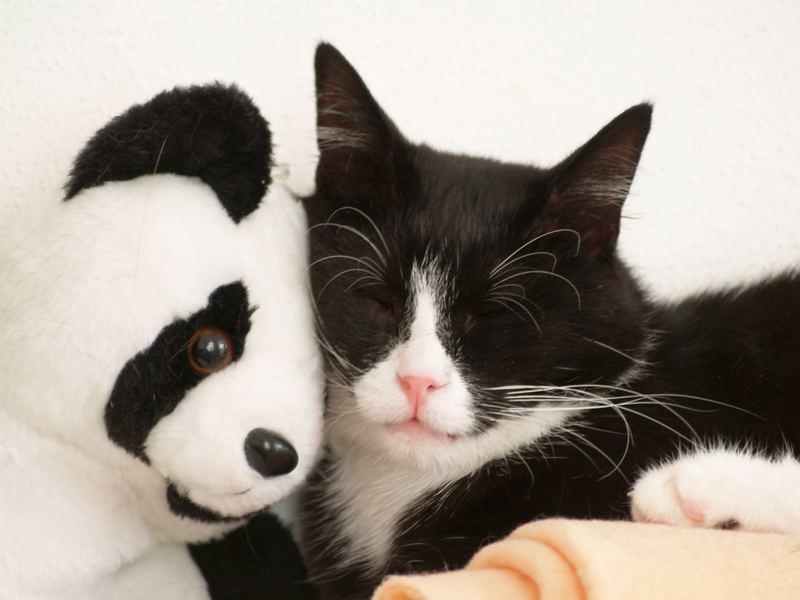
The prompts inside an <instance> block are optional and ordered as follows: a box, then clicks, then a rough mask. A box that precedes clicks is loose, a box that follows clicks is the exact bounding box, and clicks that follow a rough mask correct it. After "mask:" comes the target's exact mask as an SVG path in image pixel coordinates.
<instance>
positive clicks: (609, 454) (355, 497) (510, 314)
mask: <svg viewBox="0 0 800 600" xmlns="http://www.w3.org/2000/svg"><path fill="white" fill-rule="evenodd" d="M315 66H316V84H317V93H318V137H319V148H320V162H319V166H318V169H317V191H316V192H315V194H314V195H313V196H312V197H310V198H308V199H306V201H305V208H306V211H307V213H308V215H309V222H310V225H311V229H310V243H311V254H312V263H311V277H312V287H313V291H314V295H315V299H316V303H317V308H318V316H319V321H320V326H319V327H320V336H321V337H322V338H323V342H324V344H325V346H326V347H325V350H326V352H327V356H328V362H329V375H330V386H329V394H330V397H329V403H328V407H327V411H328V414H327V426H328V433H329V441H328V449H327V455H326V457H325V458H324V460H323V462H322V464H321V465H320V468H319V470H318V472H317V474H316V476H315V477H314V479H313V481H312V484H311V486H310V488H309V490H308V493H307V497H306V501H305V513H306V515H308V517H309V518H308V519H307V521H308V522H307V524H306V537H307V548H306V555H307V557H308V558H309V560H310V562H311V572H312V575H313V576H314V578H315V579H316V580H317V581H318V582H319V583H320V584H321V586H322V588H323V595H324V596H326V597H329V598H333V597H336V598H366V597H368V596H369V594H370V591H371V590H372V588H373V587H374V586H375V584H376V583H377V582H378V581H379V580H380V579H381V578H382V577H383V576H384V575H386V574H387V573H396V572H410V571H422V570H433V569H440V568H443V567H451V568H452V567H457V566H460V565H462V564H464V562H465V561H466V560H467V559H468V558H469V556H470V555H471V554H472V553H473V552H474V551H475V550H476V549H477V548H478V547H479V546H481V545H482V544H484V543H486V542H489V541H491V540H493V539H496V538H498V537H499V536H502V535H504V534H506V533H508V532H509V531H510V530H511V529H513V528H514V527H515V526H516V525H518V524H520V523H522V522H525V521H528V520H530V519H533V518H537V517H542V516H548V515H563V516H570V517H600V518H626V517H627V515H628V513H629V504H630V501H629V498H628V494H629V490H630V489H631V484H632V483H633V482H634V481H635V479H636V477H637V475H638V474H639V473H640V472H641V470H642V469H643V468H644V467H646V466H648V465H651V464H654V463H656V462H657V461H659V460H663V459H664V458H665V457H669V456H674V455H675V453H676V452H677V451H678V450H679V449H680V448H683V449H688V448H693V447H694V444H696V443H698V442H705V443H709V442H712V443H713V442H716V441H717V440H728V441H729V442H730V443H735V442H736V441H740V442H742V443H744V442H746V443H747V444H748V447H749V448H752V449H762V450H765V451H768V452H775V451H780V452H788V451H791V450H792V448H793V442H798V441H800V423H799V422H798V420H797V419H791V418H789V417H791V416H792V415H794V414H796V410H795V409H794V403H795V402H797V401H798V399H800V370H798V369H797V364H798V358H799V357H800V356H799V355H798V351H797V348H798V347H800V310H798V307H797V300H798V299H799V298H800V278H797V277H795V276H794V275H791V274H788V275H785V276H782V277H777V278H775V279H772V280H769V281H766V282H764V283H762V284H760V285H757V286H754V287H751V288H748V289H738V290H731V291H728V292H720V293H716V294H707V295H702V296H698V297H695V298H691V299H688V300H686V301H684V302H682V303H680V304H676V305H669V306H660V305H656V304H655V303H653V302H652V301H650V300H649V299H648V298H647V297H646V296H645V294H644V293H643V292H642V291H641V289H640V288H639V286H638V285H637V283H636V281H635V280H634V278H633V277H632V276H631V274H630V272H629V271H628V269H627V268H626V267H625V265H624V264H623V263H622V262H621V261H620V259H619V257H618V256H617V254H616V241H617V235H618V232H619V224H620V212H621V208H622V204H623V202H624V200H625V198H626V195H627V193H628V189H629V186H630V184H631V181H632V178H633V176H634V173H635V171H636V167H637V162H638V160H639V157H640V154H641V151H642V148H643V146H644V143H645V139H646V138H647V134H648V132H649V128H650V118H651V107H650V106H649V105H647V104H642V105H639V106H634V107H632V108H630V109H628V110H627V111H625V112H623V113H622V114H621V115H619V116H618V117H616V118H615V119H614V120H612V121H611V122H610V123H609V124H608V125H607V126H606V127H604V128H603V129H602V130H601V131H600V132H599V133H597V134H596V135H595V136H594V137H593V138H592V139H591V140H590V141H589V142H587V143H586V144H585V145H584V146H582V147H581V148H579V149H578V150H577V151H575V152H574V153H573V154H572V155H571V156H569V157H568V158H567V159H565V160H564V161H563V162H561V163H560V164H558V165H556V166H555V167H553V168H550V169H540V168H535V167H532V166H527V165H515V164H505V163H501V162H497V161H494V160H488V159H483V158H475V157H468V156H461V155H453V154H448V153H445V152H439V151H435V150H433V149H431V148H429V147H427V146H424V145H416V144H412V143H409V142H408V141H406V140H405V139H404V137H403V136H402V135H401V134H400V132H399V131H398V129H397V128H396V127H395V125H394V124H393V123H392V122H391V121H390V120H389V118H388V117H387V116H386V115H385V114H384V113H383V111H382V110H381V109H380V107H379V106H378V104H377V103H376V102H375V100H374V99H373V98H372V96H371V95H370V93H369V91H368V89H367V87H366V86H365V84H364V83H363V81H362V80H361V78H360V77H359V76H358V74H357V73H356V72H355V71H354V69H353V68H352V67H351V66H350V65H349V64H348V63H347V61H346V60H345V59H344V58H343V57H342V55H341V54H339V53H338V51H336V50H335V49H334V48H333V47H331V46H329V45H326V44H323V45H321V46H320V47H319V48H318V50H317V55H316V65H315ZM694 461H699V462H698V463H697V465H698V466H697V470H698V472H696V473H695V472H694V471H693V470H694V469H695V463H694ZM737 461H739V462H744V463H745V465H747V470H746V471H739V470H738V468H739V467H738V466H737V465H736V464H734V463H736V462H737ZM723 463H724V465H725V466H724V467H723ZM773 472H774V474H773ZM784 472H791V477H793V478H794V479H793V480H796V479H798V477H799V475H798V473H799V472H800V469H799V468H798V465H797V463H796V462H794V461H793V460H792V459H791V458H787V459H786V461H784V463H781V465H777V464H772V463H770V462H769V461H767V460H760V459H753V458H748V456H747V455H739V454H736V453H735V452H734V453H731V452H725V451H717V452H716V453H715V452H710V453H707V454H698V455H694V456H693V455H688V457H687V458H684V459H681V460H679V461H678V462H676V463H672V464H666V465H665V466H663V467H661V468H657V469H654V470H653V471H651V472H648V473H647V474H646V475H645V477H644V478H643V479H642V480H641V482H640V485H639V486H638V487H637V488H636V490H635V491H634V500H635V501H636V502H635V504H636V506H637V509H636V510H635V511H634V512H635V513H636V515H637V517H638V518H641V519H644V520H652V521H663V522H676V523H678V522H683V521H686V519H683V521H682V517H681V515H684V516H685V513H686V511H688V513H689V515H690V516H691V517H693V518H691V519H688V522H691V523H702V524H706V525H712V526H713V525H724V526H732V525H733V523H732V522H731V521H732V520H736V521H738V522H740V523H745V524H748V523H749V522H748V521H747V519H746V518H745V517H746V515H742V514H741V512H742V509H744V512H745V513H747V510H748V509H749V505H748V504H746V502H747V501H749V499H751V497H752V499H753V500H756V501H758V498H757V496H756V493H757V492H758V490H759V489H762V490H763V489H764V488H763V487H761V485H760V484H750V483H748V485H750V486H752V488H751V489H749V490H748V492H747V494H749V496H747V497H746V498H745V496H742V498H743V500H744V501H745V504H743V505H741V506H740V505H739V504H737V502H736V497H735V495H734V494H733V493H731V492H729V491H726V492H725V493H726V494H727V498H726V499H725V502H726V503H723V504H720V506H722V507H723V509H724V510H723V509H720V510H717V509H715V508H712V507H705V506H701V504H702V503H698V501H695V500H693V499H692V498H691V497H689V498H688V500H687V498H685V497H684V496H683V495H682V494H683V490H682V489H680V488H681V487H682V486H683V481H684V473H686V477H687V478H689V479H688V480H689V481H690V480H691V478H692V477H694V478H696V479H698V480H699V481H701V482H703V485H707V487H708V489H707V490H706V492H707V493H706V495H705V496H704V500H703V502H705V501H710V502H715V501H716V497H715V496H716V495H717V494H719V489H720V486H722V487H723V488H724V489H728V488H731V489H734V488H736V487H737V486H741V483H742V482H741V481H740V475H739V473H747V474H751V476H752V477H758V478H761V477H763V476H767V477H772V478H773V479H772V480H771V481H773V482H780V481H781V480H782V478H783V477H785V475H784V474H783V473H784ZM717 476H719V477H718V478H719V481H718V482H715V480H714V477H717ZM676 477H677V478H676ZM759 481H760V479H759ZM690 485H691V484H690ZM676 486H677V487H676ZM687 494H688V492H687ZM689 496H691V494H689ZM787 504H789V503H787ZM700 513H702V520H698V517H700V516H701V515H700ZM753 523H754V524H757V525H758V526H759V527H760V526H765V527H770V528H772V527H773V526H775V523H774V522H773V523H771V524H766V525H764V523H766V521H758V522H756V521H754V522H753ZM774 528H777V529H780V528H781V527H780V524H778V526H775V527H774Z"/></svg>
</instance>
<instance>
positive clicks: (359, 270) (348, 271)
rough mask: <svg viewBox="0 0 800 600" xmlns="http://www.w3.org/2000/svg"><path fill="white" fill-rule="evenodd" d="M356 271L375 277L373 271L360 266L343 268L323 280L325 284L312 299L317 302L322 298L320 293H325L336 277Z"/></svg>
mask: <svg viewBox="0 0 800 600" xmlns="http://www.w3.org/2000/svg"><path fill="white" fill-rule="evenodd" d="M358 272H361V273H366V274H367V276H369V277H375V275H374V274H373V273H371V272H370V271H368V270H367V269H362V268H361V267H353V268H351V269H344V270H342V271H339V272H338V273H336V275H334V276H332V277H331V278H330V279H328V281H326V282H325V285H323V286H322V289H321V290H320V291H319V294H317V297H316V298H315V299H314V301H315V302H319V299H320V298H322V294H324V293H325V290H326V289H328V286H329V285H331V284H332V283H333V282H334V281H336V280H337V279H339V277H341V276H342V275H347V274H348V273H358ZM379 281H380V280H379Z"/></svg>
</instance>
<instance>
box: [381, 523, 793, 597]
mask: <svg viewBox="0 0 800 600" xmlns="http://www.w3.org/2000/svg"><path fill="white" fill-rule="evenodd" d="M479 598H480V599H485V598H488V599H490V600H625V599H629V598H630V599H639V598H642V599H646V600H662V599H667V598H669V599H670V600H679V599H680V600H684V599H689V598H702V599H703V600H716V599H719V600H722V599H725V600H734V599H737V598H742V599H744V598H747V599H748V600H753V599H761V598H764V599H769V600H784V599H785V600H790V599H791V600H798V599H800V536H798V535H778V534H770V533H745V532H736V531H718V530H707V529H683V528H677V527H667V526H664V525H649V524H639V523H628V522H621V521H620V522H611V521H570V520H565V519H549V520H545V521H536V522H533V523H529V524H527V525H523V526H522V527H520V528H519V529H517V530H516V531H514V532H513V533H512V534H511V535H510V536H508V537H507V538H506V539H504V540H502V541H499V542H497V543H494V544H491V545H490V546H487V547H485V548H483V549H482V550H481V551H479V552H478V553H477V554H476V555H475V556H474V557H473V559H472V561H471V562H470V563H469V565H467V567H466V568H465V569H463V570H459V571H451V572H448V573H439V574H432V575H413V576H394V577H390V578H388V579H387V580H386V581H384V582H383V584H382V585H381V586H380V587H379V588H378V590H377V591H376V592H375V595H374V596H373V600H456V599H457V600H478V599H479Z"/></svg>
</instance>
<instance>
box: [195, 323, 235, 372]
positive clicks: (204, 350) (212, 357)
mask: <svg viewBox="0 0 800 600" xmlns="http://www.w3.org/2000/svg"><path fill="white" fill-rule="evenodd" d="M232 360H233V340H231V336H229V335H228V334H227V333H225V332H224V331H222V330H221V329H217V328H216V327H201V328H200V329H198V330H197V331H195V333H194V335H193V336H192V338H191V339H190V340H189V363H190V364H191V365H192V368H193V369H194V370H195V371H197V372H198V373H201V374H203V375H208V374H209V373H214V372H215V371H219V370H220V369H224V368H225V367H227V366H228V365H229V364H231V361H232Z"/></svg>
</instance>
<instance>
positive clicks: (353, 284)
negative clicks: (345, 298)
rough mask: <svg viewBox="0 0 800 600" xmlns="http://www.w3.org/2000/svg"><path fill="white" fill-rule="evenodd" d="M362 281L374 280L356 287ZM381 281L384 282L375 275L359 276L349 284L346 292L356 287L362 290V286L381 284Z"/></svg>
mask: <svg viewBox="0 0 800 600" xmlns="http://www.w3.org/2000/svg"><path fill="white" fill-rule="evenodd" d="M362 281H372V282H373V283H368V284H366V285H361V286H358V287H356V286H357V285H358V284H359V283H361V282H362ZM381 283H383V282H382V281H381V280H380V279H377V278H376V277H375V276H374V275H364V276H363V277H359V278H358V279H356V280H355V281H354V282H353V283H351V284H350V285H348V286H347V287H346V288H345V290H344V293H345V294H346V293H347V292H349V291H351V290H354V289H356V290H360V289H361V288H364V287H368V286H370V285H381Z"/></svg>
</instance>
